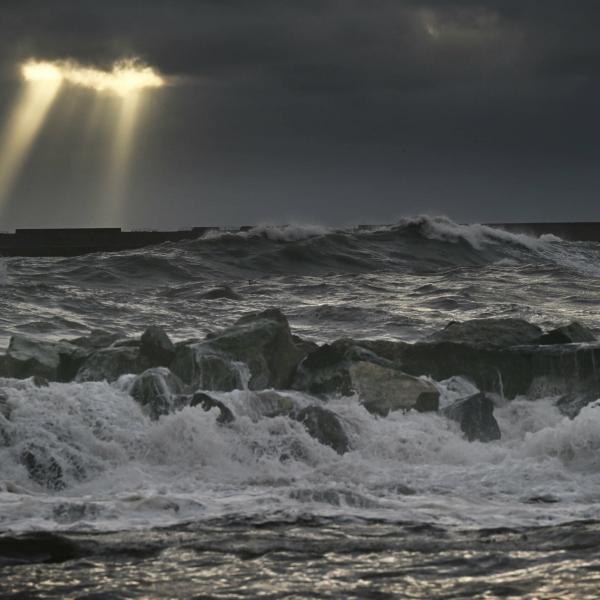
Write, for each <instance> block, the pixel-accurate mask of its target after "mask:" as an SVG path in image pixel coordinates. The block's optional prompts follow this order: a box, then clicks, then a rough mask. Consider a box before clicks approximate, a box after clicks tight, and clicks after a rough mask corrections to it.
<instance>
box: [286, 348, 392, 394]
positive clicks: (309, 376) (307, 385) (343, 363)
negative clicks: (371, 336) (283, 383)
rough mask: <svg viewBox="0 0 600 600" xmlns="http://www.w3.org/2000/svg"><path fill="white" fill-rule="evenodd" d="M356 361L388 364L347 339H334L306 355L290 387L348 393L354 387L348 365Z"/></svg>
mask: <svg viewBox="0 0 600 600" xmlns="http://www.w3.org/2000/svg"><path fill="white" fill-rule="evenodd" d="M357 361H367V362H373V363H376V364H382V365H384V366H385V365H389V364H390V362H389V361H386V360H384V359H382V358H380V357H378V356H377V355H375V354H374V353H373V352H371V351H370V350H368V349H365V348H362V347H361V346H358V345H357V344H356V343H355V342H354V341H353V340H351V339H341V340H336V341H335V342H333V343H332V344H323V345H322V346H320V347H319V348H317V349H316V350H314V351H313V352H310V353H309V354H308V355H307V356H306V358H305V359H304V360H303V361H302V362H301V363H300V365H299V367H298V369H297V371H296V375H295V377H294V381H293V384H292V387H293V388H294V389H296V390H301V391H303V392H308V393H310V394H314V395H316V396H326V395H328V394H339V395H341V396H351V395H352V394H353V393H354V391H355V390H354V384H353V381H352V377H351V375H350V367H351V366H352V365H353V364H354V363H355V362H357Z"/></svg>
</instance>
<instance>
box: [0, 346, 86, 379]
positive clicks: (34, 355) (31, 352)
mask: <svg viewBox="0 0 600 600" xmlns="http://www.w3.org/2000/svg"><path fill="white" fill-rule="evenodd" d="M86 355H87V353H86V352H85V351H84V350H82V349H80V348H78V347H77V346H74V345H73V344H70V343H68V342H56V343H55V342H43V341H40V340H36V339H33V338H29V337H26V336H22V335H14V336H12V337H11V339H10V343H9V345H8V350H7V351H6V356H5V358H4V364H3V368H4V373H3V374H4V375H5V376H7V377H15V378H17V379H26V378H28V377H34V376H38V377H42V378H45V379H47V380H49V381H68V380H69V379H71V378H72V377H73V376H74V374H75V372H76V370H77V368H78V367H79V365H81V363H82V362H83V361H84V360H85V356H86Z"/></svg>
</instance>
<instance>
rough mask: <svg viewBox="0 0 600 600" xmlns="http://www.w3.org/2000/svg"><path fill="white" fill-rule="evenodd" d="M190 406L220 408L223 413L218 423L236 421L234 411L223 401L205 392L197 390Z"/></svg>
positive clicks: (218, 418) (207, 409) (205, 408)
mask: <svg viewBox="0 0 600 600" xmlns="http://www.w3.org/2000/svg"><path fill="white" fill-rule="evenodd" d="M190 406H201V407H202V408H203V409H204V410H206V411H209V410H210V409H211V408H218V409H219V410H220V411H221V414H220V415H219V416H218V417H217V423H221V424H225V423H231V422H232V421H235V417H234V416H233V413H232V412H231V410H229V408H227V407H226V406H225V404H223V402H221V401H220V400H217V399H216V398H213V397H212V396H209V395H208V394H205V393H203V392H196V393H195V394H194V395H193V396H192V400H191V402H190Z"/></svg>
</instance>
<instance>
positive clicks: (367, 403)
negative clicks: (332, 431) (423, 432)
mask: <svg viewBox="0 0 600 600" xmlns="http://www.w3.org/2000/svg"><path fill="white" fill-rule="evenodd" d="M349 373H350V379H351V381H352V386H353V388H354V389H355V390H356V392H357V393H358V395H359V397H360V400H361V402H362V404H363V406H364V407H365V408H366V409H367V410H368V411H369V412H371V413H373V414H376V415H380V416H382V417H385V416H386V415H387V414H388V413H390V412H391V411H396V410H409V409H415V410H418V411H420V412H426V411H436V410H437V409H438V406H439V397H440V395H439V392H438V390H437V388H436V387H435V386H434V385H433V384H432V383H430V382H428V381H424V380H423V379H419V378H417V377H413V376H411V375H407V374H406V373H403V372H402V371H399V370H398V369H394V368H390V367H387V366H382V365H378V364H375V363H372V362H366V361H360V362H356V363H354V364H352V365H351V367H350V369H349Z"/></svg>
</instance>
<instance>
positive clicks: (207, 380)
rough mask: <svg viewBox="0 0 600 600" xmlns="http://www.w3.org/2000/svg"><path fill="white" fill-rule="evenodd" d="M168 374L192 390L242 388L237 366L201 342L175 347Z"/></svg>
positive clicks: (240, 375) (242, 382)
mask: <svg viewBox="0 0 600 600" xmlns="http://www.w3.org/2000/svg"><path fill="white" fill-rule="evenodd" d="M171 371H173V373H175V374H176V375H177V376H179V377H180V378H181V380H182V381H184V382H185V383H187V384H189V385H190V386H191V387H192V389H194V390H197V389H200V390H212V391H215V392H230V391H232V390H235V389H242V388H243V387H244V380H243V377H242V372H241V370H240V368H239V366H236V365H235V364H233V362H232V359H231V358H229V357H227V356H226V355H224V354H223V353H221V352H218V351H214V350H212V349H211V348H210V346H207V344H206V343H205V342H199V343H195V344H190V345H178V346H177V347H176V351H175V359H174V360H173V362H172V363H171Z"/></svg>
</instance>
